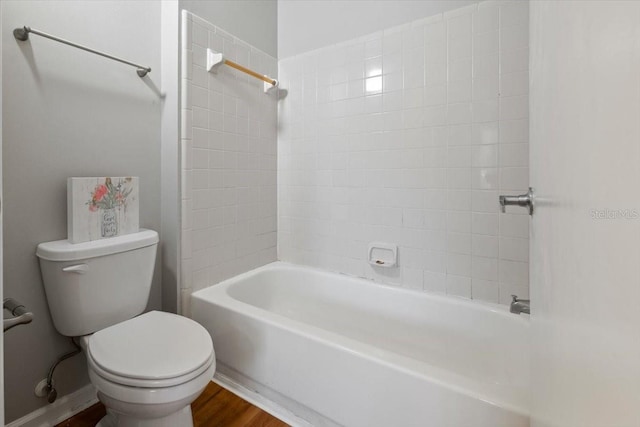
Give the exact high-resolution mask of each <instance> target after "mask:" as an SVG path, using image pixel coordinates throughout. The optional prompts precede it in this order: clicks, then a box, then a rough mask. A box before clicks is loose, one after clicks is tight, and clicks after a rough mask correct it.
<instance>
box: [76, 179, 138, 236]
mask: <svg viewBox="0 0 640 427" xmlns="http://www.w3.org/2000/svg"><path fill="white" fill-rule="evenodd" d="M138 191H139V186H138V178H137V177H93V178H77V177H74V178H68V179H67V208H68V209H67V210H68V211H67V238H68V240H69V241H70V242H71V243H82V242H88V241H91V240H98V239H105V238H109V237H115V236H120V235H122V234H129V233H135V232H137V231H138V226H139V221H140V220H139V211H140V210H139V202H138Z"/></svg>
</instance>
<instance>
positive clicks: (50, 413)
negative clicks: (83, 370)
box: [6, 384, 98, 427]
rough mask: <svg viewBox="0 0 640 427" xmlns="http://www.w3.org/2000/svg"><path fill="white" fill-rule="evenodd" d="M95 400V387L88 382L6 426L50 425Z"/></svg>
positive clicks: (86, 406)
mask: <svg viewBox="0 0 640 427" xmlns="http://www.w3.org/2000/svg"><path fill="white" fill-rule="evenodd" d="M96 402H98V397H97V396H96V389H95V388H94V387H93V385H91V384H88V385H86V386H84V387H82V388H81V389H80V390H77V391H74V392H73V393H71V394H68V395H66V396H62V397H61V398H59V399H57V400H56V401H55V402H53V403H52V404H50V405H47V406H43V407H42V408H40V409H37V410H35V411H33V412H31V413H30V414H27V415H25V416H24V417H22V418H18V419H17V420H15V421H12V422H10V423H9V424H7V425H6V427H51V426H54V425H56V424H58V423H59V422H62V421H64V420H66V419H67V418H70V417H72V416H73V415H75V414H77V413H78V412H82V411H84V410H85V409H87V408H88V407H89V406H91V405H93V404H94V403H96Z"/></svg>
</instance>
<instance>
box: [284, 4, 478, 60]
mask: <svg viewBox="0 0 640 427" xmlns="http://www.w3.org/2000/svg"><path fill="white" fill-rule="evenodd" d="M477 2H478V1H477V0H422V1H417V0H278V58H287V57H289V56H293V55H297V54H299V53H303V52H308V51H310V50H314V49H318V48H320V47H323V46H329V45H332V44H335V43H339V42H342V41H345V40H350V39H353V38H356V37H360V36H364V35H366V34H370V33H373V32H376V31H380V30H383V29H385V28H389V27H392V26H394V25H400V24H404V23H405V22H410V21H413V20H416V19H420V18H424V17H426V16H431V15H436V14H438V13H442V12H445V11H447V10H453V9H458V8H460V7H463V6H467V5H469V4H472V3H477Z"/></svg>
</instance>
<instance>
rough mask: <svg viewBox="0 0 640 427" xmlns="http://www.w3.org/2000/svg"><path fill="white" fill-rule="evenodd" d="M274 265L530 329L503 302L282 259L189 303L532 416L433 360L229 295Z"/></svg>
mask: <svg viewBox="0 0 640 427" xmlns="http://www.w3.org/2000/svg"><path fill="white" fill-rule="evenodd" d="M277 269H289V270H298V271H306V272H309V271H311V272H313V273H315V274H320V275H324V276H328V277H331V276H336V275H337V276H338V277H340V278H341V279H343V280H344V279H346V280H354V281H356V282H365V283H366V285H367V286H379V287H382V288H383V289H386V290H389V291H392V292H399V293H401V294H405V295H407V296H412V297H416V295H417V296H419V297H423V298H427V299H435V300H436V301H441V302H443V303H445V304H453V305H456V306H462V307H465V308H466V309H471V310H478V311H490V312H491V313H493V314H494V315H499V316H507V317H508V318H509V321H514V322H519V323H521V324H522V325H523V327H526V328H527V329H528V328H529V316H524V317H523V316H517V317H516V315H514V314H511V313H509V311H508V309H507V307H503V306H501V305H499V304H493V303H488V302H483V301H474V300H469V299H467V298H464V297H459V296H451V295H440V294H437V293H434V292H427V291H425V292H419V291H415V290H407V289H402V288H399V287H397V286H393V285H388V284H384V283H379V282H374V281H370V280H369V279H365V278H360V277H355V276H350V275H346V274H341V273H334V272H330V271H327V270H323V269H319V268H314V267H308V266H300V265H297V264H291V263H287V262H283V261H275V262H272V263H269V264H266V265H264V266H261V267H258V268H256V269H254V270H251V271H248V272H245V273H242V274H239V275H237V276H234V277H231V278H229V279H226V280H223V281H221V282H219V283H218V284H215V285H211V286H209V287H206V288H203V289H200V290H198V291H196V292H194V293H193V294H192V296H191V297H192V304H193V299H194V298H195V299H196V300H199V301H201V302H203V303H207V304H211V305H214V306H220V307H223V308H226V309H228V310H231V311H234V312H237V313H239V314H241V315H244V316H247V317H249V318H251V319H253V320H255V321H258V322H264V323H266V324H268V325H270V326H272V327H276V328H280V329H283V330H286V331H288V332H290V333H293V334H297V335H303V336H305V337H306V338H308V339H311V340H313V341H316V342H318V343H321V344H323V345H327V346H330V347H332V348H336V349H339V350H341V351H346V352H348V353H350V354H354V355H357V356H360V357H363V358H365V359H367V360H369V361H372V362H376V363H380V364H382V365H384V366H386V367H388V368H391V369H395V370H397V371H400V372H402V373H404V374H407V375H411V376H414V377H419V378H421V379H424V380H426V381H430V382H432V383H435V384H437V385H439V386H441V387H444V388H447V389H449V390H453V391H455V392H457V393H460V394H463V395H465V396H468V397H471V398H474V399H478V400H481V401H483V402H486V403H488V404H490V405H493V406H496V407H499V408H503V409H505V410H508V411H511V412H514V413H516V414H519V415H522V416H527V417H528V416H530V411H529V408H528V407H527V406H526V405H525V404H524V402H517V403H512V402H508V401H506V400H505V399H500V396H490V395H488V394H489V393H487V392H485V393H483V392H481V391H478V390H476V388H477V387H473V385H475V384H477V381H472V380H465V377H464V376H462V375H460V374H456V373H454V372H452V371H449V370H446V369H443V368H439V367H437V366H435V365H431V364H429V363H426V362H422V361H419V360H417V359H414V358H411V357H408V356H403V355H401V354H398V353H393V352H392V351H389V350H386V349H381V348H379V347H376V346H374V345H371V344H367V343H366V342H362V341H359V340H356V339H354V338H350V337H347V336H344V335H341V334H339V333H337V332H332V331H330V330H327V329H324V328H321V327H318V326H314V325H312V324H308V323H305V322H302V321H299V320H296V319H292V318H290V317H286V316H284V315H282V314H279V313H275V312H271V311H269V310H266V309H264V308H261V307H258V306H255V305H252V304H249V303H246V302H244V301H240V300H238V299H236V298H234V297H232V296H231V295H230V294H229V292H228V290H229V287H230V286H232V285H233V284H235V283H238V282H240V281H242V280H245V279H247V278H250V277H252V276H255V275H257V274H259V273H261V272H264V271H269V270H277ZM423 294H424V295H423ZM214 298H215V300H214ZM193 314H194V313H193V307H192V316H193ZM425 368H427V369H425ZM426 371H429V372H426ZM447 378H449V379H450V381H446V379H447ZM461 383H462V384H465V383H466V384H467V385H468V386H467V387H464V385H461Z"/></svg>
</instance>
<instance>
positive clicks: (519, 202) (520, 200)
mask: <svg viewBox="0 0 640 427" xmlns="http://www.w3.org/2000/svg"><path fill="white" fill-rule="evenodd" d="M499 200H500V210H501V211H502V213H505V212H506V209H507V206H522V207H528V208H529V215H533V188H531V187H529V191H528V192H527V194H521V195H519V196H500V198H499Z"/></svg>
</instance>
